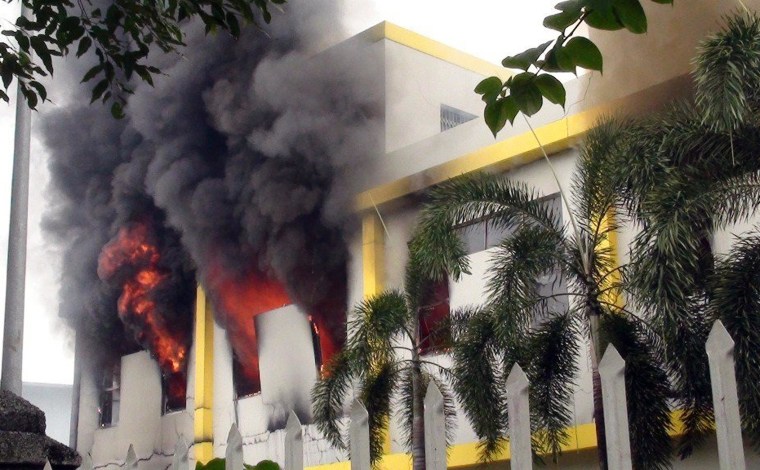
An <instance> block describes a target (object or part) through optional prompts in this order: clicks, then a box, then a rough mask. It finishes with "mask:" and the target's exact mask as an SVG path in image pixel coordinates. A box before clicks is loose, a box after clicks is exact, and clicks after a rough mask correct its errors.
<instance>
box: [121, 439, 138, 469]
mask: <svg viewBox="0 0 760 470" xmlns="http://www.w3.org/2000/svg"><path fill="white" fill-rule="evenodd" d="M124 470H137V455H136V454H135V448H134V446H133V445H132V444H129V449H127V459H126V461H125V462H124Z"/></svg>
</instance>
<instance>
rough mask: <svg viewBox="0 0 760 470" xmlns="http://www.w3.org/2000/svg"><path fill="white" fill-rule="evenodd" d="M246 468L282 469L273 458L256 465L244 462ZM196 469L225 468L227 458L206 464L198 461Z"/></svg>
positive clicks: (220, 469)
mask: <svg viewBox="0 0 760 470" xmlns="http://www.w3.org/2000/svg"><path fill="white" fill-rule="evenodd" d="M243 465H244V467H245V470H280V466H279V465H277V463H276V462H272V461H271V460H262V461H261V462H259V463H257V464H256V465H248V464H243ZM195 470H225V459H221V458H215V459H211V460H209V461H208V462H207V463H206V465H203V464H202V463H200V462H196V464H195Z"/></svg>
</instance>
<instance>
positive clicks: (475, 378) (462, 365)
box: [452, 308, 508, 460]
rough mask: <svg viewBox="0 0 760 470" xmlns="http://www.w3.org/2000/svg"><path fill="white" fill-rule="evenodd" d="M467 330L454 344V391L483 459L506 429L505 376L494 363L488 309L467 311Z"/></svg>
mask: <svg viewBox="0 0 760 470" xmlns="http://www.w3.org/2000/svg"><path fill="white" fill-rule="evenodd" d="M467 317H468V319H469V320H468V326H467V329H466V330H465V331H463V332H460V334H458V335H457V338H456V341H455V342H454V349H453V351H452V352H453V354H452V355H453V361H454V365H453V367H452V371H453V376H454V392H455V393H456V396H457V398H458V399H459V403H460V404H461V406H462V410H463V411H464V413H465V415H466V416H467V418H468V419H469V421H470V423H471V424H472V427H473V430H474V431H475V434H476V435H477V436H478V438H479V439H480V442H479V448H480V451H481V456H482V458H483V459H484V460H489V459H491V458H493V457H494V456H495V455H496V453H497V452H498V450H499V448H500V447H501V445H503V444H504V442H505V437H504V436H505V434H506V430H507V426H508V419H507V411H506V410H507V407H506V404H505V401H504V394H503V390H504V386H505V383H504V377H503V376H502V374H501V373H500V366H499V365H497V363H496V355H497V347H496V344H495V341H496V340H495V336H494V327H495V324H494V318H493V316H492V315H491V312H490V311H488V310H487V309H483V308H479V309H470V311H469V312H468V315H467Z"/></svg>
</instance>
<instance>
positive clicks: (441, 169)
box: [356, 113, 596, 211]
mask: <svg viewBox="0 0 760 470" xmlns="http://www.w3.org/2000/svg"><path fill="white" fill-rule="evenodd" d="M595 116H596V114H590V113H581V114H577V115H574V116H570V117H568V118H565V119H562V120H560V121H556V122H553V123H551V124H549V125H546V126H543V127H541V128H538V129H536V134H537V135H538V138H539V140H540V141H541V143H542V144H543V145H544V148H545V149H546V152H547V153H554V152H558V151H560V150H564V149H567V148H568V147H570V146H571V145H573V144H574V143H576V142H577V141H578V140H580V138H581V137H583V135H584V134H585V133H586V132H587V131H588V130H589V129H591V127H592V125H593V123H594V122H595ZM484 125H485V124H484ZM542 155H543V154H542V152H541V148H540V147H539V146H538V143H537V142H536V138H535V137H534V136H533V134H532V133H530V132H526V133H524V134H520V135H517V136H514V137H510V138H508V139H505V140H503V141H501V142H497V143H495V144H491V145H489V146H486V147H483V148H481V149H478V150H475V151H474V152H470V153H468V154H466V155H464V156H462V157H459V158H456V159H454V160H451V161H448V162H445V163H442V164H440V165H437V166H434V167H431V168H429V169H427V170H425V171H423V172H422V175H421V176H422V177H420V174H417V175H412V176H408V177H405V178H401V179H399V180H396V181H393V182H391V183H388V184H384V185H381V186H378V187H375V188H373V189H370V190H369V191H365V192H363V193H361V194H359V196H358V199H357V201H356V209H357V210H358V211H364V210H367V209H370V208H372V207H373V203H374V204H378V205H380V204H384V203H386V202H389V201H392V200H394V199H398V198H401V197H403V196H406V195H409V194H412V193H414V192H416V191H420V190H421V189H425V188H421V187H420V181H424V185H425V186H426V187H430V186H433V185H436V184H439V183H442V182H443V181H446V180H447V179H450V178H454V177H457V176H461V175H463V174H466V173H471V172H473V171H479V170H485V169H489V170H497V171H505V170H508V169H510V168H516V167H518V166H521V165H525V164H526V163H530V162H532V161H534V160H536V159H538V158H540V157H541V156H542Z"/></svg>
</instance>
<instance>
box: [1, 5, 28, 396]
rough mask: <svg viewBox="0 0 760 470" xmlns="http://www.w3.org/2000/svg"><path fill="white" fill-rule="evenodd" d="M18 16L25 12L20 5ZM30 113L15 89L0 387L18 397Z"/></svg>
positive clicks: (22, 345) (24, 281) (24, 14)
mask: <svg viewBox="0 0 760 470" xmlns="http://www.w3.org/2000/svg"><path fill="white" fill-rule="evenodd" d="M21 16H26V17H29V11H28V10H27V8H26V7H25V6H24V5H23V3H22V5H21ZM31 135H32V112H31V110H30V109H29V107H28V106H27V104H26V100H25V99H24V95H23V94H22V93H21V87H18V91H17V92H16V129H15V136H14V140H13V146H14V148H13V176H12V180H11V213H10V220H9V226H8V264H7V267H6V284H5V322H4V326H3V362H2V373H1V374H0V389H2V390H8V391H10V392H13V393H15V394H16V395H18V396H21V366H22V359H23V349H24V290H25V285H26V239H27V224H28V218H29V147H30V143H31Z"/></svg>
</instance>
